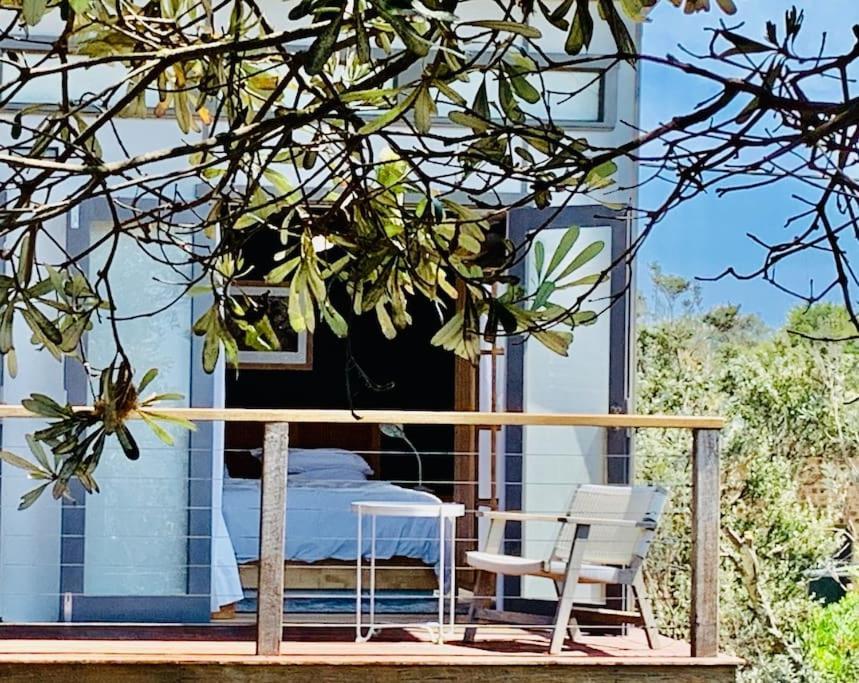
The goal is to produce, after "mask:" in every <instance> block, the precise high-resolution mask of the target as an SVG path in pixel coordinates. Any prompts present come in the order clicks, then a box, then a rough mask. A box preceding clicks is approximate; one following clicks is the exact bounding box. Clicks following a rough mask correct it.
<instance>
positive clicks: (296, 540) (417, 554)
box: [223, 478, 439, 566]
mask: <svg viewBox="0 0 859 683" xmlns="http://www.w3.org/2000/svg"><path fill="white" fill-rule="evenodd" d="M288 481H289V480H288ZM359 500H374V501H409V502H427V503H437V502H439V499H438V498H436V497H435V496H433V495H432V494H430V493H424V492H422V491H414V490H412V489H406V488H403V487H401V486H396V485H395V484H391V483H390V482H383V481H344V482H324V481H304V482H298V481H289V483H288V486H287V494H286V510H287V514H286V553H285V555H286V559H287V560H297V561H303V562H318V561H320V560H325V559H329V558H333V559H338V560H355V559H356V558H357V539H356V532H357V516H356V515H355V514H354V513H353V512H352V510H351V504H352V503H353V502H355V501H359ZM223 512H224V518H225V520H226V524H227V529H228V531H229V535H230V539H231V540H232V544H233V547H234V549H235V553H236V558H237V560H238V562H239V563H245V562H251V561H253V560H257V559H259V514H260V482H259V480H256V479H229V478H227V479H226V480H225V481H224V492H223ZM365 524H366V526H365V533H364V538H363V543H362V545H363V549H362V550H363V555H364V556H369V553H370V540H369V533H368V530H369V523H368V522H365ZM394 556H399V557H410V558H415V559H419V560H422V561H423V562H425V563H426V564H428V565H431V566H436V565H437V563H438V521H437V520H436V519H433V518H406V517H402V518H401V517H379V518H378V519H377V526H376V557H377V558H380V559H387V558H390V557H394Z"/></svg>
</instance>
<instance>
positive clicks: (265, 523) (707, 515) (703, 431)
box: [0, 406, 724, 657]
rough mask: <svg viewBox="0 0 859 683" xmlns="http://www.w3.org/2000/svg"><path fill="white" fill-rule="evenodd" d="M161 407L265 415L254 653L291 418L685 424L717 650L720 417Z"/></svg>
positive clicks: (702, 588) (272, 586) (706, 609)
mask: <svg viewBox="0 0 859 683" xmlns="http://www.w3.org/2000/svg"><path fill="white" fill-rule="evenodd" d="M160 412H161V413H164V414H169V415H173V416H177V417H183V418H185V419H188V420H191V421H195V422H255V423H265V437H264V445H263V463H262V474H261V499H260V537H259V538H260V554H259V578H258V584H257V586H258V587H257V599H258V603H257V617H256V618H257V624H256V627H257V642H256V652H257V654H259V655H274V654H278V653H279V652H280V647H281V640H282V633H283V625H284V624H283V591H284V550H285V548H284V534H285V527H286V504H285V497H286V484H287V464H288V457H289V456H288V453H289V449H288V443H289V425H290V424H299V423H303V424H307V423H315V424H335V423H336V424H348V423H356V424H357V423H362V424H366V425H386V424H400V425H439V426H454V427H468V428H473V429H475V430H479V429H488V430H498V429H500V428H503V427H526V426H535V427H536V426H540V427H551V426H555V427H601V428H606V429H614V430H623V429H682V430H689V431H690V432H691V444H690V445H691V454H692V462H691V478H692V481H691V482H690V484H691V488H690V491H691V496H690V497H691V510H690V514H691V534H692V538H691V581H692V585H691V605H690V615H689V620H690V623H689V633H690V640H691V653H692V656H693V657H712V656H715V655H717V654H718V647H719V634H718V616H719V615H718V590H719V589H718V565H719V533H720V526H719V525H720V515H719V500H720V483H719V436H720V430H721V429H722V427H723V425H724V423H723V420H722V419H721V418H718V417H690V416H665V415H622V414H610V415H589V414H534V413H497V412H496V413H484V412H452V411H441V412H438V411H436V412H423V411H396V410H368V411H360V412H359V413H358V414H357V415H356V414H353V413H352V412H350V411H338V410H293V409H209V408H172V409H164V410H161V411H160ZM32 417H33V415H32V414H31V413H29V412H28V411H27V410H26V409H24V408H23V407H21V406H0V418H32Z"/></svg>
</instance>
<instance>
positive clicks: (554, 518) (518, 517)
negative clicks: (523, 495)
mask: <svg viewBox="0 0 859 683" xmlns="http://www.w3.org/2000/svg"><path fill="white" fill-rule="evenodd" d="M477 515H478V516H479V517H486V518H487V519H498V520H503V521H505V522H558V523H564V524H580V525H588V526H616V527H631V528H644V529H655V528H656V522H654V521H652V520H644V521H642V522H637V521H635V520H632V519H611V518H607V517H583V516H579V515H563V514H561V515H556V514H552V513H535V512H512V511H506V510H505V511H496V510H480V511H478V513H477Z"/></svg>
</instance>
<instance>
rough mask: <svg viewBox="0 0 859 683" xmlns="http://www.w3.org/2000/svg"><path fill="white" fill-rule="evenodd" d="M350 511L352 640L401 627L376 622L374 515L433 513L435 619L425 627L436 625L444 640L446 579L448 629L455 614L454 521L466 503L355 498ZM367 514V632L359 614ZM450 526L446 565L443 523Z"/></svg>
mask: <svg viewBox="0 0 859 683" xmlns="http://www.w3.org/2000/svg"><path fill="white" fill-rule="evenodd" d="M352 511H353V512H355V513H357V514H358V537H357V541H358V553H357V555H358V559H357V562H356V567H355V571H356V578H357V587H356V595H355V640H356V641H358V642H365V641H367V640H369V639H370V638H372V637H373V634H374V633H375V632H376V631H377V630H378V629H379V628H382V627H383V626H384V627H388V628H394V627H402V625H401V624H376V518H377V517H435V518H437V519H438V568H439V571H438V623H437V624H427V626H428V627H430V628H434V627H436V626H437V627H438V642H439V643H443V642H444V627H445V623H444V598H445V583H448V584H449V585H448V587H447V588H448V595H449V599H450V625H449V633H450V632H452V631H453V627H454V619H455V617H456V548H455V545H456V525H455V520H456V518H457V517H462V516H463V515H465V506H464V505H462V504H460V503H408V502H402V503H400V502H393V501H357V502H354V503H352ZM365 515H367V516H368V517H369V518H370V586H369V588H370V596H369V597H370V614H369V617H370V621H369V623H368V624H367V633H366V634H364V632H363V628H362V624H361V618H362V614H363V607H362V597H363V596H362V586H361V579H362V577H361V574H362V571H361V569H362V567H361V556H362V555H363V552H362V551H363V537H362V534H363V527H364V516H365ZM448 525H449V526H450V535H449V540H450V553H449V555H450V559H449V561H448V564H449V567H447V566H445V540H446V534H445V527H447V526H448ZM448 568H449V570H450V579H449V580H448V581H447V582H445V577H444V575H445V572H446V570H448Z"/></svg>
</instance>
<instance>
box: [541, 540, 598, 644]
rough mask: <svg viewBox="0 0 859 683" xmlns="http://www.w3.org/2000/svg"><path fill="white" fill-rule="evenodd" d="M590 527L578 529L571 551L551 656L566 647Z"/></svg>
mask: <svg viewBox="0 0 859 683" xmlns="http://www.w3.org/2000/svg"><path fill="white" fill-rule="evenodd" d="M589 533H590V527H589V526H587V525H585V524H582V525H579V526H577V527H576V533H575V538H574V539H573V546H572V548H571V549H570V557H569V559H568V560H567V571H566V575H565V576H564V585H563V587H562V588H561V596H560V600H558V608H557V611H556V612H555V628H554V629H553V630H552V642H551V643H550V644H549V654H552V655H556V654H558V653H560V651H561V649H562V648H563V646H564V634H565V633H566V632H567V629H568V628H569V625H570V615H571V614H572V612H573V596H574V594H575V592H576V585H577V584H578V583H579V567H581V566H582V557H583V555H584V550H585V543H586V542H587V540H588V535H589Z"/></svg>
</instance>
